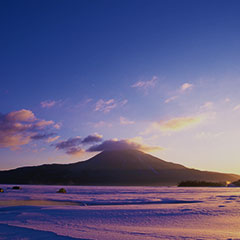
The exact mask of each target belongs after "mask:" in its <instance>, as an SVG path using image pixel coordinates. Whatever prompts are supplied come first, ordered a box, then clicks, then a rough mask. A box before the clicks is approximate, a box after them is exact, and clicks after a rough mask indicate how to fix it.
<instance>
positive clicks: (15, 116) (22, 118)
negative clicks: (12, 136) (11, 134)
mask: <svg viewBox="0 0 240 240" xmlns="http://www.w3.org/2000/svg"><path fill="white" fill-rule="evenodd" d="M6 119H7V120H8V121H13V122H32V121H34V120H36V117H35V115H34V114H33V112H32V111H30V110H26V109H22V110H19V111H14V112H10V113H8V114H7V115H6Z"/></svg>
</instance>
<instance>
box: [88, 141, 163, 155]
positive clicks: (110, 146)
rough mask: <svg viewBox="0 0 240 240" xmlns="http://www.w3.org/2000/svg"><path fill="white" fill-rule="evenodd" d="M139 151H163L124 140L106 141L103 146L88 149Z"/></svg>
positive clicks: (97, 145) (93, 150) (92, 150)
mask: <svg viewBox="0 0 240 240" xmlns="http://www.w3.org/2000/svg"><path fill="white" fill-rule="evenodd" d="M128 149H132V150H139V151H147V152H148V151H153V150H162V149H163V148H161V147H152V146H148V145H144V144H141V143H137V142H134V141H132V140H130V139H123V140H116V139H113V140H106V141H104V142H102V143H101V144H96V145H93V146H91V147H90V148H89V149H87V151H88V152H100V151H113V150H128Z"/></svg>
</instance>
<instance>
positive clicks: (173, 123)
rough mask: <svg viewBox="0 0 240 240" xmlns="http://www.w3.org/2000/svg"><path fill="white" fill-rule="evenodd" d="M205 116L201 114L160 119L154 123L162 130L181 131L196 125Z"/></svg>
mask: <svg viewBox="0 0 240 240" xmlns="http://www.w3.org/2000/svg"><path fill="white" fill-rule="evenodd" d="M202 120H203V118H202V117H201V116H196V117H178V118H173V119H170V120H167V121H160V122H158V123H154V124H155V126H156V127H157V128H160V130H162V131H181V130H183V129H186V128H189V127H192V126H195V125H197V124H199V123H201V122H202Z"/></svg>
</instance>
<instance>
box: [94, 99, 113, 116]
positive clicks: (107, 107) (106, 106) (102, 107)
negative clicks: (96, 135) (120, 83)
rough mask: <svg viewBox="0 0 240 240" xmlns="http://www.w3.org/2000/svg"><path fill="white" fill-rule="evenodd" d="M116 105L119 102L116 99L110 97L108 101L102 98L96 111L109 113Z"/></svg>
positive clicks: (97, 104)
mask: <svg viewBox="0 0 240 240" xmlns="http://www.w3.org/2000/svg"><path fill="white" fill-rule="evenodd" d="M116 107H117V103H116V101H115V100H114V99H109V100H106V101H104V100H103V99H100V100H98V101H97V103H96V106H95V111H100V112H104V113H108V112H110V111H111V110H112V109H114V108H116Z"/></svg>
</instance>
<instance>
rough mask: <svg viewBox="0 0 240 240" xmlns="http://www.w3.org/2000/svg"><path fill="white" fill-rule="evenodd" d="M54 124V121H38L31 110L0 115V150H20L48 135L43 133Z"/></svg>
mask: <svg viewBox="0 0 240 240" xmlns="http://www.w3.org/2000/svg"><path fill="white" fill-rule="evenodd" d="M52 124H54V122H53V121H46V120H41V119H37V118H36V117H35V115H34V113H33V112H32V111H30V110H26V109H22V110H19V111H13V112H10V113H8V114H5V115H4V114H2V115H0V148H10V149H12V150H15V149H18V148H19V147H20V146H22V145H26V144H28V143H29V142H30V141H32V140H33V139H34V137H35V140H36V139H37V138H38V139H40V138H41V137H44V136H45V135H47V134H46V133H41V131H45V130H46V128H47V127H49V126H51V125H52Z"/></svg>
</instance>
